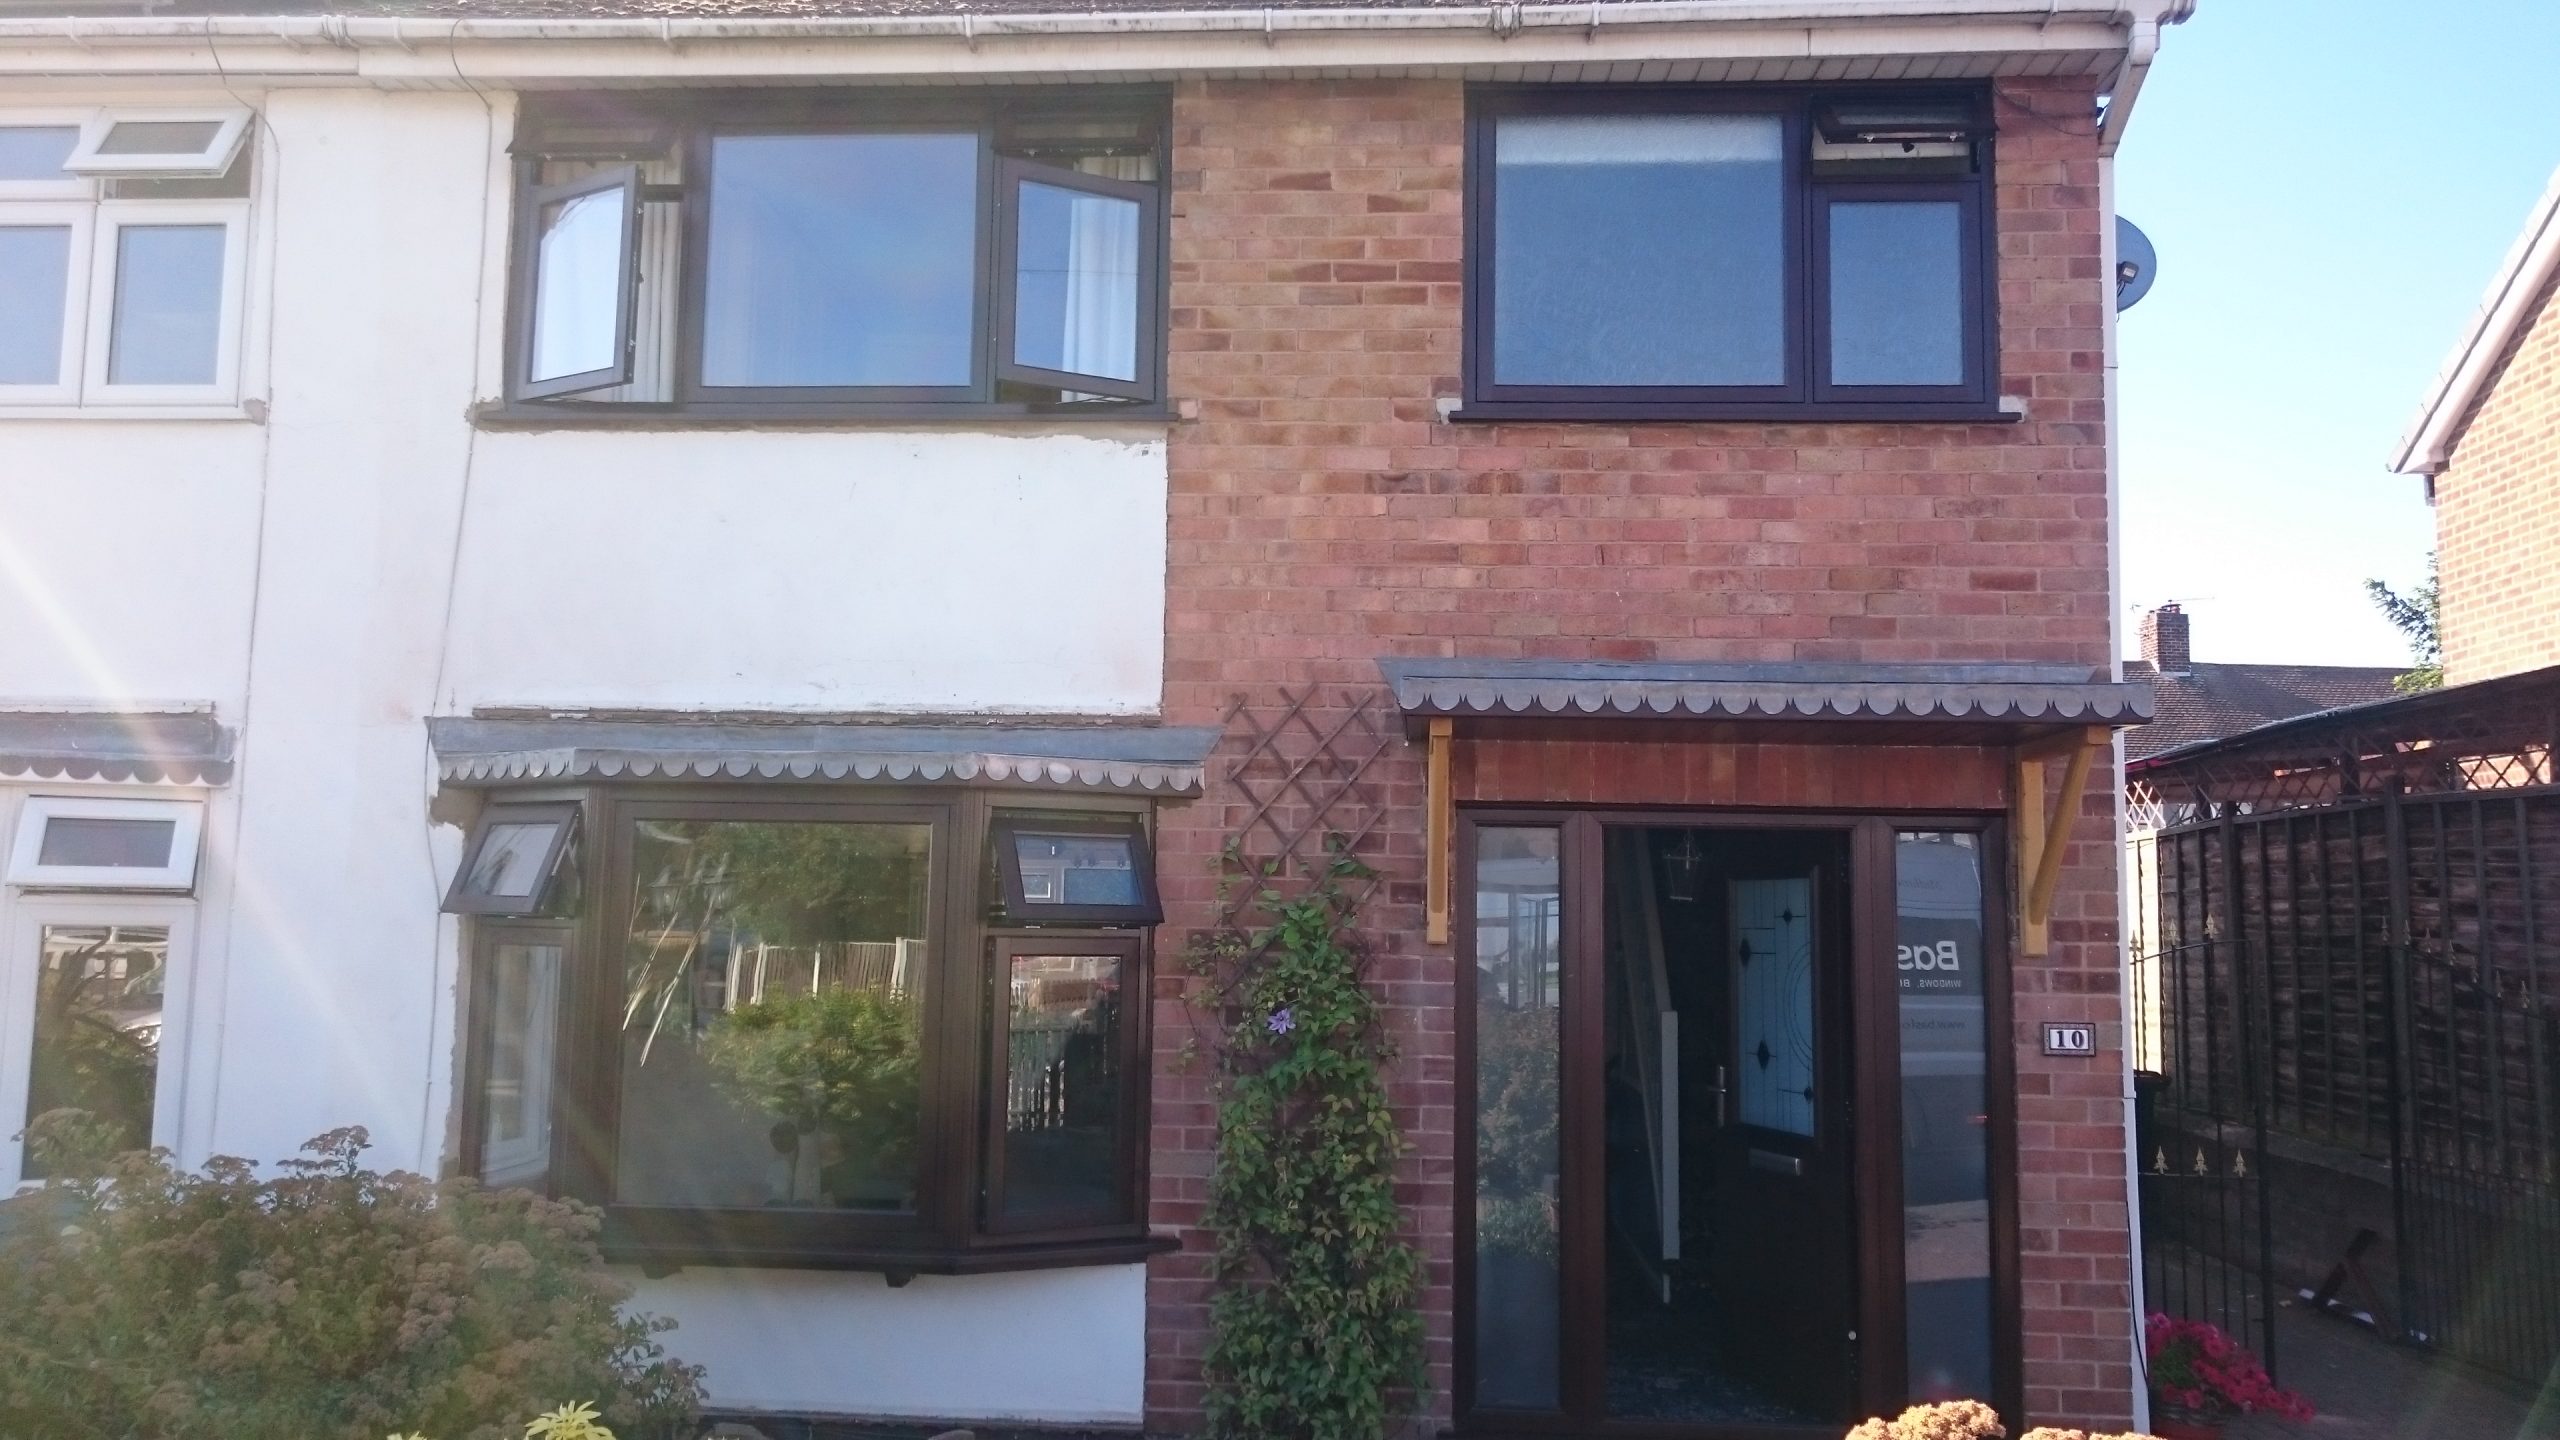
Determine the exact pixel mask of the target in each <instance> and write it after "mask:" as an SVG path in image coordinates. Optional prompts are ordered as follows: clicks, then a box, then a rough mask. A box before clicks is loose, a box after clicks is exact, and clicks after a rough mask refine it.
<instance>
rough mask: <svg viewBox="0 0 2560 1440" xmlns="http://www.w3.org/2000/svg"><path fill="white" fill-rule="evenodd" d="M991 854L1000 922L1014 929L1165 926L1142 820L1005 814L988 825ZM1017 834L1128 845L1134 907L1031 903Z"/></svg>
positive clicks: (1020, 811) (1139, 818)
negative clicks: (1099, 837)
mask: <svg viewBox="0 0 2560 1440" xmlns="http://www.w3.org/2000/svg"><path fill="white" fill-rule="evenodd" d="M988 835H989V848H991V849H992V850H993V851H994V852H995V854H994V859H995V867H996V886H997V894H998V895H999V896H1000V897H1001V898H1002V900H1003V901H1004V917H1005V919H1007V920H1008V921H1010V922H1012V923H1013V924H1015V925H1022V926H1030V925H1156V924H1161V923H1163V921H1164V901H1163V900H1162V899H1161V898H1160V897H1159V895H1158V892H1157V890H1156V865H1155V851H1154V847H1152V846H1150V845H1149V844H1148V843H1147V827H1146V822H1145V820H1144V819H1143V817H1134V816H1133V817H1130V818H1127V819H1110V818H1106V817H1101V816H1094V815H1060V816H1059V817H1058V818H1056V819H1054V820H1052V819H1047V818H1043V817H1041V816H1040V815H1039V812H1037V811H1024V810H1013V809H1006V810H1003V811H1000V812H999V813H998V814H997V815H996V816H995V817H994V819H993V820H992V821H991V822H990V823H989V826H988ZM1022 835H1107V836H1112V837H1116V838H1120V839H1125V840H1127V841H1128V842H1129V860H1130V863H1131V865H1132V866H1133V867H1134V869H1135V874H1136V878H1137V882H1138V899H1137V903H1135V904H1131V905H1071V904H1068V903H1067V902H1065V901H1063V900H1059V901H1048V900H1040V901H1035V900H1032V899H1031V898H1030V897H1029V896H1028V894H1026V893H1025V890H1024V886H1023V883H1022V856H1021V852H1020V851H1018V850H1016V849H1014V840H1015V839H1016V838H1017V837H1018V836H1022Z"/></svg>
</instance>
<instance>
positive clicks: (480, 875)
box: [444, 805, 578, 915]
mask: <svg viewBox="0 0 2560 1440" xmlns="http://www.w3.org/2000/svg"><path fill="white" fill-rule="evenodd" d="M577 824H578V810H577V807H576V806H574V805H492V806H490V807H489V808H488V809H487V810H485V811H483V812H482V813H481V816H480V820H479V823H478V824H476V825H474V826H473V827H472V829H471V837H470V839H468V840H467V841H465V842H464V844H463V847H462V865H461V868H459V869H458V870H456V871H455V872H454V876H453V887H452V888H451V889H450V890H448V891H447V892H446V894H445V899H444V908H445V910H446V911H447V912H448V913H450V914H455V915H534V914H539V913H541V912H542V911H543V910H544V908H545V905H546V903H547V902H548V901H549V899H550V898H551V891H552V887H553V885H554V883H555V881H556V878H557V877H558V875H559V874H560V869H561V866H560V857H561V856H562V855H563V854H564V853H566V852H567V850H568V848H569V843H570V836H571V834H572V833H573V832H574V831H575V830H576V829H577Z"/></svg>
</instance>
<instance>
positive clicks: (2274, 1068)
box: [2132, 785, 2560, 1383]
mask: <svg viewBox="0 0 2560 1440" xmlns="http://www.w3.org/2000/svg"><path fill="white" fill-rule="evenodd" d="M2196 808H2197V809H2200V810H2203V811H2204V812H2205V813H2206V814H2207V815H2208V816H2209V818H2201V819H2191V820H2189V821H2188V822H2187V823H2184V824H2179V825H2175V826H2171V827H2168V828H2165V829H2161V830H2159V831H2156V832H2153V833H2152V834H2150V835H2149V836H2147V837H2141V838H2138V839H2137V841H2136V844H2135V847H2134V855H2133V863H2134V866H2135V873H2134V875H2133V877H2132V881H2133V887H2134V894H2135V895H2136V896H2137V897H2140V899H2139V901H2138V920H2139V924H2138V926H2137V933H2136V936H2135V941H2136V951H2135V954H2136V959H2135V964H2134V985H2135V991H2134V994H2133V996H2132V1000H2133V1009H2132V1015H2133V1023H2134V1026H2135V1033H2134V1035H2133V1037H2132V1043H2133V1046H2134V1051H2135V1056H2136V1061H2135V1063H2136V1066H2137V1068H2138V1069H2140V1070H2142V1071H2144V1072H2148V1073H2147V1075H2146V1078H2145V1079H2144V1081H2143V1085H2142V1091H2143V1094H2144V1097H2145V1099H2144V1103H2143V1106H2142V1114H2141V1118H2140V1126H2139V1128H2140V1132H2141V1133H2140V1143H2141V1146H2142V1155H2143V1179H2142V1186H2141V1196H2142V1209H2143V1226H2144V1242H2145V1243H2144V1266H2145V1279H2146V1282H2147V1288H2148V1291H2149V1294H2150V1297H2151V1303H2152V1304H2153V1306H2154V1307H2155V1308H2160V1309H2168V1310H2172V1311H2174V1312H2177V1313H2182V1314H2187V1315H2190V1316H2194V1317H2197V1318H2203V1319H2210V1320H2213V1321H2215V1322H2216V1323H2219V1324H2222V1325H2223V1326H2224V1327H2225V1328H2226V1329H2230V1330H2232V1331H2233V1332H2234V1333H2235V1334H2239V1335H2243V1336H2246V1337H2248V1338H2249V1339H2250V1340H2251V1341H2252V1343H2254V1344H2255V1345H2257V1346H2258V1347H2259V1348H2260V1350H2261V1353H2262V1354H2264V1355H2266V1356H2267V1358H2268V1360H2269V1363H2270V1366H2271V1367H2272V1366H2273V1365H2274V1364H2275V1363H2276V1354H2275V1328H2274V1322H2273V1311H2272V1305H2271V1304H2270V1301H2271V1298H2272V1297H2273V1296H2275V1295H2278V1294H2283V1293H2286V1292H2288V1291H2291V1290H2294V1289H2307V1288H2311V1287H2314V1286H2318V1285H2320V1284H2321V1283H2322V1281H2323V1279H2324V1278H2325V1277H2329V1276H2331V1275H2344V1276H2348V1277H2349V1278H2350V1279H2351V1280H2352V1281H2353V1283H2352V1284H2350V1285H2348V1286H2347V1287H2346V1291H2347V1293H2346V1294H2344V1295H2343V1296H2342V1297H2341V1298H2342V1299H2344V1300H2346V1301H2348V1302H2349V1303H2350V1304H2352V1305H2353V1306H2355V1307H2356V1308H2360V1309H2364V1310H2366V1311H2368V1312H2369V1313H2371V1314H2372V1316H2373V1319H2374V1321H2375V1323H2376V1325H2377V1327H2378V1328H2380V1329H2382V1330H2384V1331H2385V1332H2386V1333H2390V1334H2395V1335H2398V1336H2401V1337H2403V1338H2405V1339H2408V1340H2410V1341H2413V1342H2416V1343H2420V1344H2425V1345H2430V1346H2437V1347H2441V1348H2442V1349H2444V1350H2445V1351H2447V1352H2449V1353H2451V1354H2454V1355H2457V1356H2460V1357H2461V1358H2463V1359H2465V1360H2468V1361H2471V1362H2473V1363H2475V1364H2478V1365H2481V1366H2484V1367H2486V1368H2488V1369H2491V1370H2494V1371H2497V1372H2500V1373H2503V1374H2506V1375H2509V1376H2513V1377H2515V1378H2517V1379H2520V1380H2525V1381H2528V1382H2533V1383H2539V1382H2540V1381H2541V1380H2542V1379H2543V1377H2544V1375H2545V1374H2546V1372H2547V1371H2548V1370H2549V1369H2550V1367H2551V1366H2552V1365H2553V1363H2554V1362H2555V1361H2556V1360H2560V1193H2555V1187H2554V1181H2555V1178H2560V1177H2555V1174H2554V1167H2555V1164H2556V1163H2560V1145H2555V1124H2560V1113H2555V1112H2556V1111H2560V1070H2555V1065H2560V1023H2556V1022H2560V1012H2555V1008H2554V1000H2555V995H2556V994H2560V878H2555V877H2554V876H2553V875H2549V874H2544V873H2542V872H2545V871H2552V870H2555V869H2556V868H2560V789H2554V788H2552V787H2550V786H2547V785H2546V786H2540V787H2532V788H2515V789H2495V790H2470V791H2454V792H2451V793H2438V794H2418V795H2402V794H2387V795H2379V796H2344V797H2335V798H2330V799H2328V800H2327V801H2326V802H2325V803H2321V804H2318V805H2315V806H2309V807H2304V808H2286V809H2276V810H2272V811H2266V812H2260V813H2233V812H2234V811H2236V810H2238V809H2239V807H2237V806H2221V807H2196ZM2216 809H2218V810H2219V811H2220V812H2221V813H2219V814H2213V813H2212V811H2214V810H2216ZM2191 813H2192V812H2191ZM2360 1232H2370V1233H2369V1234H2367V1236H2366V1239H2365V1241H2364V1242H2362V1243H2359V1242H2358V1240H2357V1236H2358V1235H2359V1233H2360ZM2350 1260H2351V1261H2353V1263H2352V1264H2342V1262H2346V1261H2350Z"/></svg>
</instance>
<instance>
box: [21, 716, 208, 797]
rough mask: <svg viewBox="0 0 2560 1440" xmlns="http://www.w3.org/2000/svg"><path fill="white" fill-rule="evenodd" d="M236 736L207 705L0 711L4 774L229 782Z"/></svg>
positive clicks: (146, 781)
mask: <svg viewBox="0 0 2560 1440" xmlns="http://www.w3.org/2000/svg"><path fill="white" fill-rule="evenodd" d="M231 742H232V735H231V732H230V731H229V730H227V729H225V728H224V727H223V726H222V725H221V724H220V723H219V722H217V721H216V720H215V719H214V717H213V716H212V714H211V713H209V712H205V711H155V712H134V713H115V712H110V711H103V710H0V778H7V779H11V780H118V781H137V782H141V783H144V784H165V785H221V784H226V783H228V782H229V781H230V779H231V748H232V744H231Z"/></svg>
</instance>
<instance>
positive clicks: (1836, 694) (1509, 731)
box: [1378, 658, 2152, 745]
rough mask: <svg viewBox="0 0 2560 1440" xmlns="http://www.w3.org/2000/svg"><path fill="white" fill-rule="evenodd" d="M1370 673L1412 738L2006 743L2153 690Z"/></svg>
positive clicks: (1648, 669) (1845, 671)
mask: <svg viewBox="0 0 2560 1440" xmlns="http://www.w3.org/2000/svg"><path fill="white" fill-rule="evenodd" d="M1378 668H1379V669H1380V670H1382V671H1384V672H1385V674H1386V677H1387V683H1388V685H1390V686H1391V687H1393V689H1394V690H1395V696H1396V706H1397V708H1398V709H1400V710H1402V711H1403V712H1404V717H1405V724H1406V727H1407V729H1408V730H1409V731H1410V732H1411V733H1413V734H1416V735H1420V734H1424V733H1426V732H1427V730H1428V726H1429V722H1430V721H1431V720H1433V719H1435V718H1442V717H1446V718H1448V719H1449V720H1451V721H1452V722H1454V733H1455V734H1457V735H1459V736H1461V737H1466V736H1478V735H1481V736H1487V737H1491V736H1497V735H1499V736H1522V737H1531V736H1536V735H1540V734H1563V733H1570V734H1574V735H1585V736H1587V735H1589V734H1590V733H1591V732H1590V731H1589V729H1588V728H1586V727H1587V726H1588V725H1589V724H1590V723H1591V722H1594V721H1598V722H1607V723H1610V724H1612V725H1620V726H1625V725H1633V726H1644V727H1648V728H1651V729H1654V730H1656V731H1657V732H1658V733H1659V734H1660V736H1661V738H1664V739H1682V740H1712V739H1717V738H1731V739H1747V740H1751V741H1771V742H1787V741H1797V742H1810V743H1819V742H1822V741H1832V740H1846V741H1863V742H1869V743H1875V744H1889V745H2014V744H2019V743H2021V742H2025V741H2032V740H2037V739H2042V738H2045V737H2048V736H2053V735H2060V734H2065V733H2071V732H2077V731H2081V730H2085V729H2087V728H2089V727H2091V726H2099V727H2105V728H2111V729H2112V728H2122V727H2124V726H2129V725H2140V724H2143V723H2145V722H2147V721H2149V720H2150V719H2151V714H2152V710H2151V687H2150V686H2149V685H2147V684H2145V683H2143V682H2141V681H2138V680H2105V679H2092V678H2091V676H2090V672H2089V670H2088V668H2087V667H2086V666H2079V665H1840V664H1818V663H1817V664H1728V663H1723V662H1717V661H1704V662H1695V663H1656V662H1645V663H1621V662H1607V661H1562V660H1438V659H1405V658H1389V659H1383V660H1380V661H1379V662H1378ZM1557 722H1567V723H1570V724H1571V725H1572V726H1573V727H1574V728H1573V729H1571V730H1570V731H1567V730H1564V729H1562V728H1561V727H1560V726H1559V725H1558V723H1557ZM1629 738H1636V737H1635V736H1634V735H1630V736H1629Z"/></svg>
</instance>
